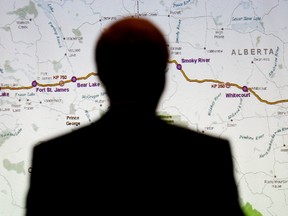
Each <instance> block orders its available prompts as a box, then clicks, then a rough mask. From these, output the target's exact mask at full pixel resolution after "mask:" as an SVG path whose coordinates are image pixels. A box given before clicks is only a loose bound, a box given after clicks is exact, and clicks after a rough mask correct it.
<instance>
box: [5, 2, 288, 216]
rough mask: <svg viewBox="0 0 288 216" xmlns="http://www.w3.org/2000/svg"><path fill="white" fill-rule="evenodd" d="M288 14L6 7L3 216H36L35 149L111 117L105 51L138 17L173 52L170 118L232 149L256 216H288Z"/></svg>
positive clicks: (198, 6) (200, 5) (162, 110)
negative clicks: (126, 21)
mask: <svg viewBox="0 0 288 216" xmlns="http://www.w3.org/2000/svg"><path fill="white" fill-rule="evenodd" d="M287 11H288V1H287V0H269V1H264V0H259V1H256V0H252V1H251V0H226V1H223V0H210V1H209V0H202V1H201V0H198V1H197V0H194V1H193V0H177V1H176V0H174V1H172V0H158V1H155V0H146V1H145V0H138V1H137V0H82V1H78V0H75V1H71V0H51V1H44V0H38V1H37V0H34V1H32V0H31V1H29V0H21V1H17V0H1V3H0V53H1V55H0V88H1V89H0V215H1V216H21V215H24V212H25V196H26V190H27V188H28V179H29V168H30V163H31V149H32V147H33V145H35V144H36V143H37V142H39V141H40V140H43V139H47V138H49V137H52V136H55V135H57V134H60V133H63V132H68V131H71V130H73V129H75V128H76V129H77V128H79V127H81V126H83V125H85V124H88V123H89V122H91V121H94V120H96V119H97V118H98V117H99V116H101V115H102V114H103V113H104V112H105V111H106V110H107V108H108V106H109V101H108V100H107V98H106V95H105V91H104V90H103V89H102V87H101V83H100V82H99V80H98V79H97V76H95V73H94V72H97V71H95V65H94V63H93V48H94V45H95V41H96V38H97V36H98V35H99V33H100V32H101V31H102V30H103V29H104V28H105V27H106V26H107V25H109V24H110V23H111V22H113V21H114V20H116V19H119V18H121V17H123V16H126V15H133V16H141V17H147V18H148V19H151V20H153V21H154V22H155V23H156V24H157V25H159V27H160V28H161V30H163V33H164V34H165V36H166V38H167V41H168V42H169V48H170V50H171V62H170V63H169V71H168V72H167V82H168V83H167V87H166V91H165V93H164V94H163V97H162V100H161V103H160V104H159V114H160V115H163V116H165V117H166V118H167V119H168V120H169V121H171V122H174V123H176V124H182V125H185V126H188V127H190V128H192V129H195V130H199V131H202V132H203V133H207V134H209V133H211V134H215V135H217V136H219V137H224V138H229V139H230V141H231V144H232V147H233V154H234V162H235V177H236V180H237V184H238V187H239V190H240V195H241V197H240V198H241V204H242V206H243V209H244V210H245V212H246V213H247V215H250V216H251V215H263V216H272V215H273V216H287V215H288V109H287V108H288V78H287V76H288V68H287V66H288V55H287V52H288V45H287V44H288V24H287V20H288V13H287ZM146 60H147V64H148V63H149V56H147V59H146ZM111 63H113V59H111ZM125 64H127V66H129V59H127V62H126V63H125ZM147 84H148V85H147V87H149V80H147ZM55 91H56V92H55ZM79 145H81V143H79ZM207 151H209V149H207ZM201 154H203V157H204V158H205V152H203V153H201ZM51 175H53V173H51ZM211 178H212V180H211V184H212V185H211V187H217V185H213V178H217V176H211ZM220 197H221V195H220V194H219V198H220Z"/></svg>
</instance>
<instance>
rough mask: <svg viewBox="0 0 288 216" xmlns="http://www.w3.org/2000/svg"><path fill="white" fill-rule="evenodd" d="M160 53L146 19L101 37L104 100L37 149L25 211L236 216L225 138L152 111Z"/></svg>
mask: <svg viewBox="0 0 288 216" xmlns="http://www.w3.org/2000/svg"><path fill="white" fill-rule="evenodd" d="M168 59H169V52H168V46H167V42H166V40H165V37H164V36H163V35H162V33H161V31H160V30H159V29H158V28H156V27H155V25H153V24H152V23H151V22H150V21H148V20H146V19H142V18H132V17H126V18H123V19H121V20H118V21H116V22H115V23H114V24H112V25H111V26H110V27H108V28H107V29H106V30H105V31H104V32H103V33H102V34H101V36H100V39H99V40H98V41H97V43H96V48H95V62H96V66H97V71H98V75H99V78H100V79H101V81H102V82H103V84H104V86H105V88H106V91H107V94H108V96H109V98H110V108H109V110H108V111H107V112H106V113H105V114H104V115H103V116H102V117H101V118H100V119H99V120H97V121H95V122H94V123H92V124H91V125H89V126H85V127H82V128H80V129H78V130H76V131H74V132H71V133H68V134H65V135H62V136H58V137H56V138H53V139H52V140H49V141H46V142H43V143H41V144H39V145H36V146H35V148H34V149H33V155H32V156H33V161H32V173H31V182H30V188H29V191H28V196H27V214H26V216H31V215H33V216H34V215H37V216H40V215H41V216H42V215H49V216H51V215H65V216H66V215H69V216H70V215H81V216H82V215H120V214H121V215H122V214H123V215H140V214H141V213H143V214H145V215H148V214H149V215H154V214H159V215H160V214H161V215H168V214H172V215H183V214H184V213H185V215H221V216H223V215H229V216H240V215H243V214H242V211H241V208H240V204H239V200H238V190H237V186H236V183H235V180H234V173H233V163H232V157H231V149H230V145H229V142H228V141H227V140H224V139H219V138H216V137H212V136H208V135H203V134H201V133H197V132H195V131H191V130H189V129H185V128H181V127H178V126H175V125H171V124H168V123H166V122H165V121H163V120H161V119H160V118H159V117H158V116H157V115H156V108H157V104H158V101H159V98H160V96H161V94H162V91H163V89H164V87H165V72H166V67H167V63H168Z"/></svg>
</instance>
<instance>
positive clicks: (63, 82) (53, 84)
mask: <svg viewBox="0 0 288 216" xmlns="http://www.w3.org/2000/svg"><path fill="white" fill-rule="evenodd" d="M169 63H174V64H175V65H176V66H177V65H179V63H178V62H177V61H176V60H170V61H169ZM179 71H180V72H181V73H182V75H183V77H184V78H185V79H186V81H187V82H195V83H206V82H209V83H221V84H224V82H223V81H220V80H215V79H203V80H199V79H190V78H189V77H188V76H187V74H186V73H185V71H184V70H183V69H182V68H181V69H179ZM90 76H97V73H95V72H91V73H89V74H87V75H86V76H83V77H77V78H76V79H77V80H86V79H88V78H89V77H90ZM70 82H72V80H71V79H68V80H61V81H60V82H57V83H50V84H42V83H37V86H40V87H54V86H61V85H63V84H66V83H70ZM229 84H230V86H234V87H236V88H238V89H242V86H240V85H238V84H236V83H230V82H229ZM32 88H35V87H34V86H32V85H31V86H19V87H10V86H3V87H0V90H6V89H7V90H28V89H32ZM247 90H248V91H249V92H251V94H253V95H254V96H255V97H256V98H257V99H258V100H259V101H260V102H262V103H266V104H268V105H274V104H280V103H287V102H288V99H283V100H276V101H267V100H265V99H263V98H261V97H260V96H259V95H258V94H257V93H256V92H255V91H254V90H253V89H252V88H249V87H248V88H247Z"/></svg>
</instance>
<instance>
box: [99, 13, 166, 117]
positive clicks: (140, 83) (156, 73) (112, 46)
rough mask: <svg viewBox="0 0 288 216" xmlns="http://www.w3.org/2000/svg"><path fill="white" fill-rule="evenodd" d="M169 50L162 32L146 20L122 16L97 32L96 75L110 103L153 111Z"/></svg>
mask: <svg viewBox="0 0 288 216" xmlns="http://www.w3.org/2000/svg"><path fill="white" fill-rule="evenodd" d="M168 58H169V53H168V47H167V42H166V40H165V38H164V36H163V34H162V32H161V31H160V30H159V29H158V28H157V27H156V26H155V25H154V24H153V23H152V22H150V21H148V20H147V19H142V18H133V17H126V18H123V19H121V20H118V21H116V22H114V23H113V24H112V25H110V26H109V27H108V28H107V29H105V30H104V31H103V32H102V34H101V35H100V38H99V40H98V41H97V44H96V49H95V61H96V66H97V70H98V75H99V78H100V79H101V81H102V82H103V84H104V86H105V88H106V91H107V94H108V96H109V98H110V105H111V108H113V107H114V106H119V105H120V106H126V105H127V106H126V107H129V106H130V107H131V106H132V107H133V109H135V108H136V109H138V110H139V109H145V111H146V112H149V111H155V109H156V107H157V104H158V100H159V98H160V96H161V94H162V91H163V89H164V86H165V71H166V67H167V63H168Z"/></svg>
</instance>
